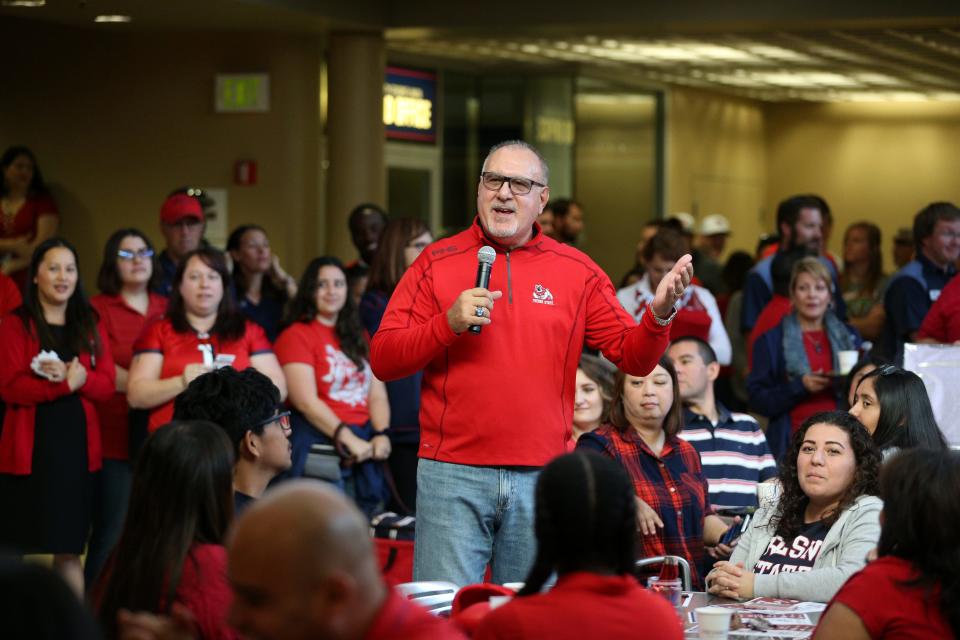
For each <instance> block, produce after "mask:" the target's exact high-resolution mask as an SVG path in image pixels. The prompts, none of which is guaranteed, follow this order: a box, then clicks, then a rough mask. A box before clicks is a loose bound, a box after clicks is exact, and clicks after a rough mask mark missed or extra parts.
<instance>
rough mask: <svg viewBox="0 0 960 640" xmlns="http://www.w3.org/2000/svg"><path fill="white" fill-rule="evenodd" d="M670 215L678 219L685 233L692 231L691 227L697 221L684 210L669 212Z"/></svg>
mask: <svg viewBox="0 0 960 640" xmlns="http://www.w3.org/2000/svg"><path fill="white" fill-rule="evenodd" d="M670 217H671V218H675V219H677V220H679V221H680V224H681V225H682V226H683V231H684V232H685V233H693V228H694V227H695V226H696V224H697V221H696V220H695V219H694V217H693V216H692V215H690V214H689V213H687V212H685V211H681V212H680V213H673V214H670Z"/></svg>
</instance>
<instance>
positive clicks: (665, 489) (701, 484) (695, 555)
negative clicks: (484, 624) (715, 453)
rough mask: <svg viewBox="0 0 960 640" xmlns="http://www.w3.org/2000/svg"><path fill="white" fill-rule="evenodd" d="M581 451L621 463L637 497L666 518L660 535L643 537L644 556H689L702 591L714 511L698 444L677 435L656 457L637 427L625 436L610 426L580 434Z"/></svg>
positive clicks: (640, 547)
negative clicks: (707, 522)
mask: <svg viewBox="0 0 960 640" xmlns="http://www.w3.org/2000/svg"><path fill="white" fill-rule="evenodd" d="M577 448H578V449H590V450H593V451H598V452H600V453H602V454H603V455H605V456H608V457H610V458H613V459H614V460H616V461H617V462H619V463H620V464H621V465H622V466H623V468H624V469H626V471H627V474H628V475H629V476H630V479H631V480H632V481H633V487H634V490H635V491H636V492H637V496H638V497H639V498H640V499H641V500H643V501H644V502H646V503H647V504H648V505H650V507H651V508H652V509H653V510H654V511H656V512H657V514H659V516H660V519H661V520H663V529H660V530H659V532H658V533H657V535H656V536H638V538H639V541H638V543H637V544H638V549H637V551H638V554H639V556H640V557H642V558H649V557H651V556H662V555H673V556H680V557H681V558H686V559H687V560H688V561H689V562H690V570H691V573H692V574H693V575H692V576H691V577H692V579H693V587H694V589H697V590H702V589H703V584H702V582H701V580H700V576H699V572H698V567H700V566H701V564H702V562H703V558H704V555H705V552H704V546H703V519H704V518H705V517H706V516H708V515H710V514H712V513H713V508H712V507H711V506H710V500H709V489H708V486H707V478H706V476H704V475H703V469H702V468H701V467H700V454H699V453H697V450H696V449H694V448H693V445H691V444H690V443H688V442H686V441H684V440H681V439H680V438H677V437H672V438H667V439H666V441H665V442H664V443H663V450H662V451H661V452H660V455H659V456H656V455H654V453H653V451H651V450H650V447H648V446H647V443H645V442H644V441H643V439H642V438H640V436H639V435H637V433H636V432H635V431H634V430H633V429H627V430H626V431H624V432H620V431H618V430H617V428H616V427H614V426H612V425H606V426H603V427H600V428H599V429H597V430H596V431H593V432H591V433H585V434H583V435H582V436H580V439H579V440H577Z"/></svg>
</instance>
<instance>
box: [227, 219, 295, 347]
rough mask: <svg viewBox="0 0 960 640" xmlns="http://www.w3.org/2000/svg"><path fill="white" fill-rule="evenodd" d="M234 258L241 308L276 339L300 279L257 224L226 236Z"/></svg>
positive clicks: (236, 285)
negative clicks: (283, 262)
mask: <svg viewBox="0 0 960 640" xmlns="http://www.w3.org/2000/svg"><path fill="white" fill-rule="evenodd" d="M227 251H228V252H229V253H230V258H231V259H232V260H233V286H234V291H235V292H236V295H237V304H238V305H239V306H240V311H242V312H243V314H244V315H245V316H247V317H248V318H249V319H250V320H253V321H254V322H256V323H257V324H258V325H260V326H261V327H262V328H263V330H264V332H266V334H267V338H268V339H269V340H270V342H273V341H274V340H276V339H277V334H278V333H279V330H280V321H281V320H282V319H283V309H284V307H285V306H286V304H287V302H288V301H289V300H290V299H291V298H293V296H295V295H297V281H296V280H294V279H293V277H292V276H290V275H289V274H288V273H287V272H286V271H284V270H283V268H282V267H281V266H280V259H279V258H278V257H277V256H276V255H274V254H273V253H272V252H271V251H270V240H269V239H268V238H267V232H266V231H264V230H263V227H260V226H258V225H255V224H245V225H242V226H240V227H237V228H236V229H234V230H233V233H231V234H230V238H229V239H227Z"/></svg>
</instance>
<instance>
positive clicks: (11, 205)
mask: <svg viewBox="0 0 960 640" xmlns="http://www.w3.org/2000/svg"><path fill="white" fill-rule="evenodd" d="M0 210H2V213H3V215H2V217H0V265H2V268H3V272H4V273H5V274H7V275H9V276H10V277H12V278H13V279H14V281H15V282H16V283H17V286H18V287H20V288H21V289H24V288H25V287H26V286H27V284H28V278H27V275H28V272H27V269H28V267H29V266H30V257H31V256H32V255H33V252H34V251H35V250H36V248H37V247H39V246H40V245H41V244H42V243H43V242H45V241H46V240H49V239H50V238H52V237H53V236H55V235H56V233H57V229H58V228H59V226H60V214H59V213H58V212H57V205H56V203H55V202H54V201H53V198H51V197H50V192H49V191H48V190H47V185H46V183H45V182H44V181H43V175H42V174H41V173H40V167H39V166H37V159H36V157H35V156H34V155H33V152H32V151H30V149H28V148H26V147H10V148H9V149H7V150H6V151H4V152H3V156H0Z"/></svg>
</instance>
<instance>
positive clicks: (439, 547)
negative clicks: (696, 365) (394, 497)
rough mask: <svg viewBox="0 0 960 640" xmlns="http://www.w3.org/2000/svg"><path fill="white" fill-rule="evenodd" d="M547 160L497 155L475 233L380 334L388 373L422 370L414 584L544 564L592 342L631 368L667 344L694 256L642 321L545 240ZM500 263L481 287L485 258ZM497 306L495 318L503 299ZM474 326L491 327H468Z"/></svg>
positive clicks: (413, 279)
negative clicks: (539, 556) (549, 518)
mask: <svg viewBox="0 0 960 640" xmlns="http://www.w3.org/2000/svg"><path fill="white" fill-rule="evenodd" d="M548 180H549V175H548V169H547V165H546V162H545V161H544V160H543V157H542V156H541V155H540V153H539V152H538V151H537V150H536V149H534V148H533V147H532V146H530V145H529V144H527V143H525V142H522V141H516V140H515V141H509V142H503V143H501V144H498V145H496V146H495V147H493V149H491V150H490V153H489V154H488V156H487V158H486V160H485V161H484V163H483V171H482V173H481V176H480V180H479V183H478V185H477V218H476V219H475V220H474V222H473V224H472V225H471V227H470V228H469V229H467V230H465V231H463V232H461V233H459V234H457V235H455V236H453V237H451V238H447V239H445V240H441V241H439V242H436V243H434V244H433V245H431V246H430V247H429V248H427V249H426V250H425V251H424V252H423V253H422V254H421V255H420V257H419V258H418V259H417V261H416V262H415V263H414V264H413V266H412V267H411V268H410V269H408V270H407V272H406V274H404V276H403V279H402V280H401V281H400V284H399V286H398V287H397V289H396V291H395V292H394V294H393V296H392V298H391V299H390V304H389V305H388V307H387V310H386V312H385V314H384V317H383V322H382V324H381V325H380V329H379V330H378V331H377V333H376V335H375V336H374V338H373V342H372V345H371V354H370V361H371V362H370V363H371V366H372V367H373V370H374V373H375V374H376V375H377V377H378V378H380V379H382V380H392V379H396V378H401V377H404V376H408V375H411V374H413V373H414V372H416V371H419V370H421V369H422V370H423V372H424V377H423V386H422V398H421V407H420V428H421V436H420V451H419V455H420V463H419V467H418V471H417V487H418V493H417V537H416V549H415V559H414V579H416V580H447V581H450V582H453V583H455V584H459V585H465V584H470V583H474V582H479V581H480V580H482V578H483V574H484V568H485V567H486V565H487V564H488V563H490V565H491V569H492V573H493V580H494V582H500V583H503V582H513V581H520V580H523V579H524V577H525V576H526V574H527V570H528V569H529V567H530V562H531V561H532V559H533V557H534V555H535V554H534V552H535V548H536V546H535V542H534V536H533V489H534V484H535V483H536V479H537V474H538V472H539V469H540V468H541V467H542V466H543V465H545V464H546V463H547V462H549V461H550V460H551V459H552V458H554V457H556V456H558V455H560V454H562V453H564V451H565V443H566V442H567V440H568V439H569V437H570V428H571V424H572V419H573V397H574V382H575V378H576V369H577V363H578V362H579V358H580V353H581V351H582V349H583V345H584V342H586V344H587V345H589V346H591V347H594V348H598V349H600V350H601V351H602V352H603V354H604V356H606V357H607V358H608V359H609V360H610V361H612V362H613V363H614V364H615V365H617V366H618V367H620V368H621V369H623V370H625V371H627V372H628V373H631V374H633V375H638V376H641V375H646V374H647V373H649V372H650V371H651V370H652V369H653V367H654V366H655V365H656V363H657V360H658V359H659V358H660V356H661V355H662V354H663V352H664V351H665V350H666V347H667V342H668V335H669V328H668V324H669V321H670V320H671V319H672V317H673V313H675V311H674V303H675V302H676V300H677V299H678V297H679V296H680V295H682V294H683V291H684V289H685V288H686V286H687V285H688V284H689V283H690V279H691V278H692V276H693V267H692V266H691V265H690V256H684V257H683V258H681V259H680V260H679V261H677V263H676V266H675V267H674V268H673V270H672V271H671V272H670V273H669V274H668V275H667V276H665V277H664V278H663V280H662V281H661V283H660V286H659V287H658V288H657V292H656V295H655V298H654V301H653V304H652V308H653V313H650V314H644V317H643V319H642V321H641V324H640V325H637V323H636V322H635V321H634V320H633V318H632V317H631V316H630V315H629V314H627V313H626V312H625V311H624V310H623V308H622V307H621V306H620V304H619V303H618V302H617V298H616V293H615V291H614V289H613V285H612V284H611V283H610V279H609V278H608V277H607V276H606V274H604V272H603V271H602V270H601V269H600V268H599V267H598V266H597V265H596V264H594V262H593V261H592V260H590V258H589V257H587V256H586V255H584V254H583V253H581V252H580V251H578V250H576V249H574V248H573V247H570V246H567V245H563V244H561V243H558V242H556V241H555V240H552V239H551V238H547V237H545V236H544V235H543V233H542V232H541V230H540V227H539V225H537V224H536V219H537V216H538V215H539V214H540V212H542V211H543V208H544V205H546V203H547V201H548V200H549V197H550V188H549V187H548V186H547V184H548ZM485 245H487V246H490V247H492V248H493V249H494V250H495V251H496V254H497V258H496V260H495V262H494V264H493V266H492V273H491V277H490V285H489V287H488V288H479V287H471V283H473V282H474V280H475V274H476V271H477V252H478V250H479V249H480V248H481V247H483V246H485ZM495 301H498V302H497V305H496V309H494V302H495ZM475 325H479V326H481V327H482V332H481V333H480V334H479V335H478V334H474V333H471V332H469V331H468V329H469V328H470V327H471V326H475Z"/></svg>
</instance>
